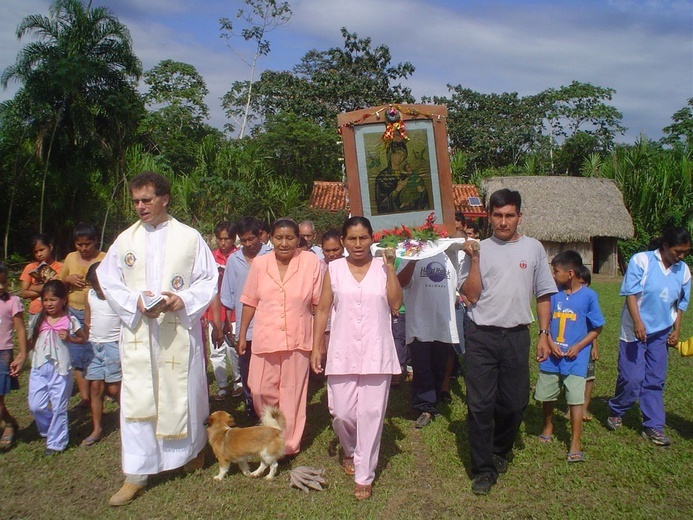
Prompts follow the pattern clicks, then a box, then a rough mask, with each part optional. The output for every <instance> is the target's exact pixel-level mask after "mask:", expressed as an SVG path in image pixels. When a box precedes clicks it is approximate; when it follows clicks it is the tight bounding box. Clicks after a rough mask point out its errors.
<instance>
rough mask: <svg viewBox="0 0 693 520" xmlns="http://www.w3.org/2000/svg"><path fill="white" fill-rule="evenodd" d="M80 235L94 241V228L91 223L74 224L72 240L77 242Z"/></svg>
mask: <svg viewBox="0 0 693 520" xmlns="http://www.w3.org/2000/svg"><path fill="white" fill-rule="evenodd" d="M80 237H85V238H86V239H87V240H93V241H94V242H96V240H97V236H96V228H95V227H94V226H93V225H92V224H86V223H84V222H80V223H79V224H77V225H76V226H75V230H74V231H73V232H72V240H74V241H75V242H77V240H78V239H79V238H80Z"/></svg>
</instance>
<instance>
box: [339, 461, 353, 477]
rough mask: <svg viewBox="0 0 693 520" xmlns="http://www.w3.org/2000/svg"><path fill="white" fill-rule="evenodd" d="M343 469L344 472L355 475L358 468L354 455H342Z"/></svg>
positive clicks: (351, 475)
mask: <svg viewBox="0 0 693 520" xmlns="http://www.w3.org/2000/svg"><path fill="white" fill-rule="evenodd" d="M342 469H344V473H346V474H347V475H349V476H350V477H353V476H354V474H355V473H356V468H355V467H354V457H347V456H344V457H342Z"/></svg>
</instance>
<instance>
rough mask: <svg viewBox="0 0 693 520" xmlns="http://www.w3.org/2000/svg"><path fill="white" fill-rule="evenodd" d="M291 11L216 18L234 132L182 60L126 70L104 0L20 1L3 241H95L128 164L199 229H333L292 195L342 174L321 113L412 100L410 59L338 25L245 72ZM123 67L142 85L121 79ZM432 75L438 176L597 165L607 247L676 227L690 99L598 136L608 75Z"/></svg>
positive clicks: (118, 224) (127, 44)
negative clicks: (606, 197) (23, 4)
mask: <svg viewBox="0 0 693 520" xmlns="http://www.w3.org/2000/svg"><path fill="white" fill-rule="evenodd" d="M291 14H292V13H291V8H290V6H289V4H288V3H287V2H277V1H275V0H246V1H245V3H244V7H243V8H242V9H240V10H239V11H238V13H237V15H236V19H235V20H233V21H231V20H230V19H228V18H221V19H220V25H221V34H222V37H224V38H226V40H227V42H228V43H229V46H231V47H233V46H234V45H235V42H239V43H244V44H248V45H250V46H251V48H252V50H251V57H249V58H248V59H247V60H246V61H247V62H248V65H249V66H250V68H251V74H250V78H249V79H238V80H237V81H236V82H234V83H233V84H232V86H231V90H230V91H229V92H228V93H227V94H226V95H225V96H224V98H223V100H222V106H223V108H224V110H225V111H226V113H227V115H228V116H229V118H230V119H231V120H232V121H233V123H232V124H231V125H230V126H233V127H236V128H240V132H239V134H241V135H242V134H244V133H245V134H247V135H245V137H242V138H241V137H236V138H230V137H229V136H227V135H225V134H224V133H223V132H221V131H220V130H217V129H215V128H212V127H210V126H209V124H208V123H207V119H208V117H209V113H210V109H209V107H208V106H207V105H206V104H205V96H206V95H207V93H208V90H207V86H206V84H205V80H204V78H203V77H202V76H201V75H200V74H199V73H198V71H197V70H196V69H195V67H194V66H193V65H191V64H187V63H180V62H176V61H173V60H170V59H165V60H162V61H161V62H160V63H159V64H158V65H156V66H155V67H153V68H152V69H151V70H148V71H145V72H144V73H143V72H142V70H141V66H140V62H139V60H138V58H137V56H135V55H134V53H133V51H132V42H131V40H130V34H129V32H128V30H127V27H125V26H124V25H123V24H121V23H120V22H119V21H118V19H117V17H116V15H115V14H114V13H113V12H112V11H110V10H109V9H106V8H101V7H99V8H96V7H91V3H87V2H84V1H80V0H55V2H54V3H53V4H52V6H51V8H50V12H49V13H48V16H43V15H38V14H36V15H29V16H27V17H26V18H25V19H24V20H23V21H22V23H21V24H20V26H19V27H18V29H17V36H18V37H20V38H25V37H28V36H32V37H33V40H31V41H29V42H28V43H27V44H26V45H25V47H24V48H23V49H22V50H21V51H20V52H19V54H18V55H17V59H16V62H15V63H14V64H13V65H10V66H9V67H7V68H6V69H5V70H4V71H3V73H2V83H3V84H4V85H7V84H8V82H10V81H17V82H19V84H20V89H19V91H18V92H17V94H16V95H15V96H14V98H13V99H12V100H10V101H7V102H5V103H3V104H2V105H1V106H0V197H2V200H3V201H4V202H5V204H4V210H3V211H2V214H1V215H0V226H1V227H2V230H3V248H4V256H5V257H14V256H17V255H19V256H23V257H26V256H27V254H28V251H27V242H28V237H29V236H31V235H32V234H34V233H36V232H38V231H39V230H43V231H46V232H49V233H51V234H53V235H54V236H55V238H56V243H57V245H58V255H59V256H62V255H64V254H65V253H66V252H67V251H68V250H69V248H70V247H71V244H70V235H71V230H72V227H73V226H74V224H76V223H77V222H79V221H90V222H92V223H94V224H95V225H97V226H98V227H99V228H100V229H101V234H102V236H103V240H104V247H106V246H107V245H108V243H110V240H112V239H113V238H114V237H115V236H116V235H117V233H118V231H119V230H120V229H122V228H123V227H124V226H125V225H126V224H127V223H129V222H131V221H132V219H133V217H134V213H133V212H132V208H131V207H130V204H129V203H128V199H129V196H128V192H127V181H128V179H130V178H131V177H132V176H133V175H135V174H137V173H139V172H140V171H142V170H145V169H150V170H155V171H159V172H161V173H163V174H164V175H166V176H168V177H169V178H170V179H171V180H172V181H173V187H174V196H173V203H172V206H171V211H172V212H173V214H175V215H176V216H178V217H179V218H181V219H183V220H184V221H186V222H188V223H191V224H192V225H194V226H196V227H198V228H199V229H200V230H202V231H203V232H205V233H210V232H211V230H212V229H213V227H214V225H215V223H216V222H218V221H219V220H222V219H228V218H231V219H235V218H237V217H240V216H242V215H247V214H250V215H256V216H258V217H260V218H263V219H265V220H268V221H269V220H272V219H274V218H276V217H278V216H292V217H295V218H298V219H302V218H311V219H312V220H315V221H316V223H318V225H317V227H318V229H319V230H320V231H322V230H324V229H326V228H327V227H335V226H336V227H339V224H340V219H342V218H343V216H344V215H342V214H322V213H320V212H316V211H314V210H310V209H309V208H308V207H307V202H308V200H309V197H310V192H311V189H312V184H313V181H315V180H341V179H342V178H343V171H342V164H341V162H340V160H341V153H342V150H341V145H340V144H339V136H338V135H337V133H336V131H335V130H336V129H335V118H336V115H337V114H338V113H340V112H345V111H351V110H356V109H361V108H367V107H369V106H379V105H384V104H388V103H400V102H405V103H406V102H414V101H415V99H414V97H413V96H412V93H411V90H410V88H409V87H408V86H407V85H406V82H405V81H406V80H407V78H409V77H410V76H411V75H412V74H413V73H414V71H415V68H414V65H412V64H411V63H409V62H406V61H405V62H401V63H396V64H395V63H392V56H391V54H390V50H389V48H388V46H387V45H383V44H376V43H374V42H373V41H372V40H371V38H369V37H359V36H358V35H357V34H356V33H352V32H349V31H348V30H347V29H346V28H342V30H341V35H342V38H343V39H344V43H343V45H342V46H341V47H333V48H329V49H327V50H317V49H313V50H310V51H308V52H306V53H305V55H304V56H303V58H301V60H300V62H299V63H297V64H295V65H294V66H293V67H291V68H290V70H266V71H265V72H263V73H262V74H261V75H260V77H259V78H257V79H256V78H255V66H256V64H257V60H258V59H259V58H260V57H262V56H265V55H267V53H269V50H270V41H269V39H268V37H269V35H270V33H271V31H272V30H275V29H280V28H281V27H282V26H283V25H285V24H286V23H287V22H288V20H289V18H290V17H291ZM234 51H235V52H236V51H237V49H235V48H234ZM141 76H143V78H142V79H143V81H144V85H145V86H146V87H147V90H146V91H145V92H144V93H143V94H138V92H137V91H136V86H137V81H138V80H139V79H140V77H141ZM448 90H449V92H448V94H447V95H441V96H433V97H432V98H430V99H422V100H421V101H422V102H431V101H432V102H435V103H442V104H445V105H447V107H448V118H447V127H448V133H449V137H450V144H451V148H452V155H451V167H452V173H453V181H454V182H471V183H474V184H479V183H480V181H481V180H482V179H483V178H484V177H488V176H498V175H522V174H525V175H585V176H590V175H594V176H605V177H609V178H613V179H614V180H615V181H616V183H617V185H618V186H619V188H620V189H621V191H622V192H623V195H624V200H625V202H626V205H627V207H628V209H629V210H630V212H631V215H632V216H633V220H634V222H635V227H636V233H637V236H636V238H635V239H634V240H633V241H629V242H628V243H624V244H622V253H623V255H624V256H628V255H629V254H630V253H631V252H632V251H635V250H637V249H642V248H643V247H644V246H645V245H646V244H647V243H648V242H649V240H650V239H651V238H652V237H653V236H655V235H657V234H658V233H659V232H660V230H661V228H662V226H664V225H670V224H676V225H688V226H689V228H690V227H693V215H692V214H691V207H693V199H692V194H691V153H693V152H692V148H691V146H692V145H693V98H691V99H690V100H688V104H687V105H686V106H685V107H684V108H682V109H681V110H679V111H677V112H676V113H675V114H673V117H672V124H671V125H669V126H667V127H666V128H664V129H663V132H664V134H665V137H664V138H663V139H662V140H661V142H659V143H655V142H652V141H650V140H648V139H647V138H646V137H645V136H643V138H642V139H641V140H640V141H639V142H638V143H636V144H635V145H616V144H615V143H616V138H617V136H618V135H620V134H621V133H622V132H623V131H624V128H623V127H622V126H621V114H620V112H619V111H618V110H617V109H616V108H615V107H613V106H612V105H611V104H610V101H611V99H612V96H613V94H614V90H613V89H611V88H606V87H600V86H595V85H591V84H589V83H581V82H577V81H573V82H572V83H571V84H569V85H567V86H561V87H558V88H548V89H546V90H544V91H542V92H540V93H538V94H535V95H527V96H520V95H518V94H517V93H507V92H504V93H480V92H475V91H473V90H471V89H469V88H466V87H464V86H462V85H456V86H452V85H449V86H448ZM227 130H228V129H227Z"/></svg>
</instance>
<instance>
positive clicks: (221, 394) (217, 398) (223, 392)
mask: <svg viewBox="0 0 693 520" xmlns="http://www.w3.org/2000/svg"><path fill="white" fill-rule="evenodd" d="M227 395H228V392H227V391H226V388H220V389H219V391H218V392H217V394H216V395H215V396H214V397H213V398H212V399H214V400H215V401H223V400H224V399H226V396H227Z"/></svg>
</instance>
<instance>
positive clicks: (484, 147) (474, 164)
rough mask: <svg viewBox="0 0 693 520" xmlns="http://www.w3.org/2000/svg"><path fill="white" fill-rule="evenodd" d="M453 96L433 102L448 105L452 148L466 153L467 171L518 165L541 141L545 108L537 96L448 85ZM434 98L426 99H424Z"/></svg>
mask: <svg viewBox="0 0 693 520" xmlns="http://www.w3.org/2000/svg"><path fill="white" fill-rule="evenodd" d="M448 90H449V91H450V92H451V96H449V97H445V96H440V97H439V96H436V97H434V98H433V99H432V101H433V102H434V103H437V104H443V105H446V106H447V107H448V120H447V124H448V134H449V136H450V143H451V144H452V146H453V148H455V149H457V150H459V151H462V152H464V154H465V156H466V162H465V167H466V168H467V170H468V171H467V174H468V175H469V174H471V172H473V171H474V170H483V169H485V168H500V167H504V166H508V165H512V166H518V165H519V164H520V163H521V162H522V161H523V160H524V157H525V156H526V154H527V153H529V152H531V151H532V150H534V149H535V148H536V147H537V145H538V143H539V142H540V141H541V119H542V116H543V111H542V110H541V107H540V106H539V104H538V103H537V99H536V98H535V97H534V96H527V97H520V96H519V95H518V94H517V93H516V92H512V93H507V92H504V93H502V94H483V93H480V92H475V91H473V90H471V89H468V88H463V87H462V86H461V85H457V86H452V85H448ZM427 101H431V100H430V99H428V98H424V102H427Z"/></svg>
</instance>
